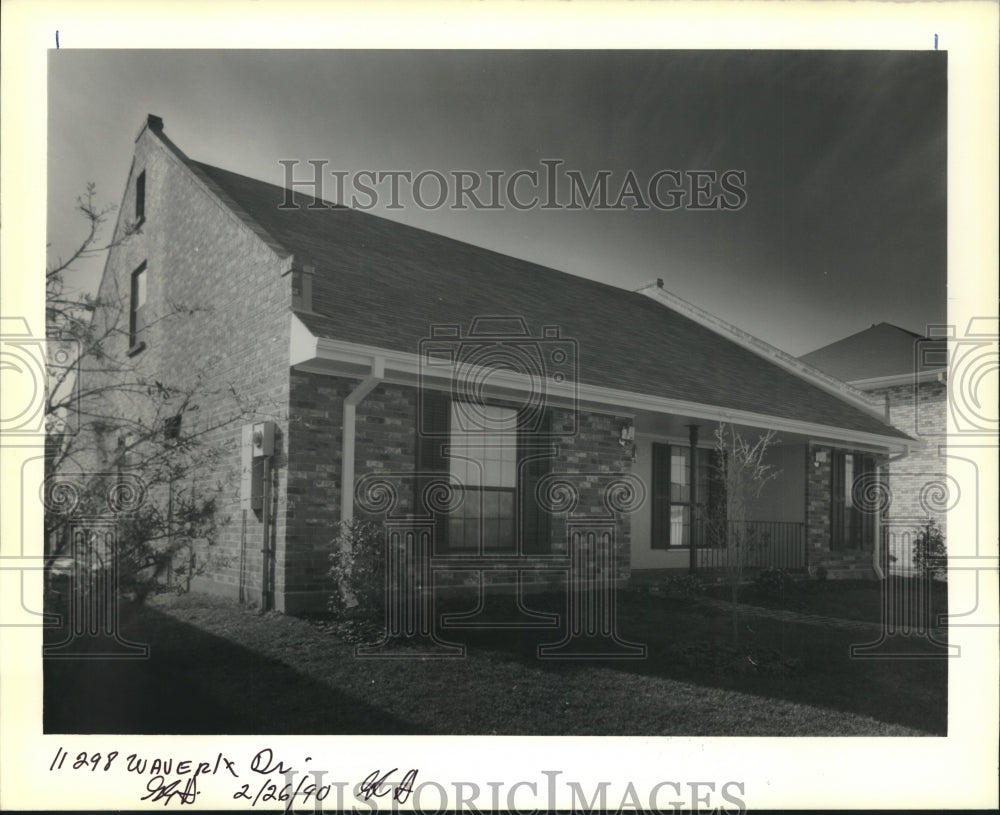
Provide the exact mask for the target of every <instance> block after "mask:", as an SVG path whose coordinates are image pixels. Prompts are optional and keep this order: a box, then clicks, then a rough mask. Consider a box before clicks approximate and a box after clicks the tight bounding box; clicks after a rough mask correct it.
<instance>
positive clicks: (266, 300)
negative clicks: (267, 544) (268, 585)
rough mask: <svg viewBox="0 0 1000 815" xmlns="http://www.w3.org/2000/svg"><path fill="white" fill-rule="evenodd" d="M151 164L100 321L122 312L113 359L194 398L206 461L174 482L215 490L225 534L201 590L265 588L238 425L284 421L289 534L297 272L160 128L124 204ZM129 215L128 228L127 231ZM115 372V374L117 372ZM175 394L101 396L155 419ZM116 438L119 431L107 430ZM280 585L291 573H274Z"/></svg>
mask: <svg viewBox="0 0 1000 815" xmlns="http://www.w3.org/2000/svg"><path fill="white" fill-rule="evenodd" d="M142 171H145V173H146V183H145V191H146V203H145V222H144V224H143V226H142V230H141V232H140V233H139V234H137V235H135V236H133V237H131V238H130V239H129V240H127V241H126V242H125V243H123V244H122V245H121V246H118V247H116V248H115V249H113V250H112V251H111V252H110V253H109V257H108V262H107V266H106V270H105V274H104V278H103V279H102V283H101V288H100V297H101V298H102V300H105V301H107V302H109V303H118V304H120V305H119V307H116V308H108V309H106V310H105V311H104V312H103V313H102V314H100V315H99V316H98V319H99V320H111V319H117V320H118V321H119V324H120V325H121V326H122V327H123V329H124V330H123V331H122V332H121V333H120V334H119V335H117V336H115V337H114V338H113V339H112V341H110V342H109V343H108V348H107V350H108V352H109V354H110V357H111V359H112V360H113V361H114V364H120V363H123V364H126V365H127V366H129V367H130V368H133V369H134V370H133V371H132V372H130V373H129V374H128V378H130V379H132V380H133V381H134V380H135V378H136V377H145V378H146V379H147V380H148V381H149V382H150V383H151V385H152V383H156V382H158V383H161V384H162V385H163V386H164V387H165V388H166V389H167V391H175V389H176V391H184V390H190V391H191V392H193V394H194V398H193V399H192V400H191V401H190V403H189V404H188V405H187V407H188V409H187V410H186V411H185V412H184V414H183V419H182V434H183V435H184V436H187V437H191V436H198V437H199V439H200V443H199V444H200V449H201V451H202V453H207V452H208V451H212V452H214V453H215V455H214V456H213V457H212V459H211V460H205V461H203V462H201V463H200V464H199V466H198V468H197V471H196V473H195V474H194V475H193V477H191V478H189V479H187V480H186V481H185V482H184V483H182V484H178V485H176V488H177V489H188V488H190V489H193V490H195V491H196V493H197V494H198V495H201V496H208V495H212V494H215V493H216V492H217V512H216V520H217V523H218V532H217V536H216V538H215V540H214V541H213V545H212V546H211V547H210V548H206V547H204V546H202V547H201V552H200V556H201V557H202V558H205V557H208V556H211V561H212V563H211V566H210V568H209V569H208V571H207V572H206V574H205V575H204V577H203V578H202V579H201V580H198V581H196V582H195V585H196V586H197V587H200V588H205V589H209V590H212V591H216V592H221V593H225V594H228V595H232V596H234V597H235V596H237V595H238V594H239V587H240V582H241V574H242V582H243V584H244V587H245V589H246V593H247V596H248V599H251V600H255V599H257V598H258V597H259V591H260V589H259V587H260V567H261V553H260V550H261V542H262V537H263V527H262V524H261V521H260V519H259V518H258V517H256V515H255V514H254V513H253V512H248V513H247V518H246V523H245V525H244V519H243V513H242V510H241V508H240V500H239V486H240V438H241V437H240V433H241V425H242V424H243V423H244V422H249V421H253V420H260V419H271V420H274V421H276V422H277V423H278V434H277V439H276V448H277V456H276V458H275V465H276V467H275V477H274V482H273V483H274V490H275V492H274V495H275V502H276V507H277V513H276V516H275V541H276V544H277V546H278V548H279V549H280V548H281V547H282V546H283V539H284V511H283V510H284V504H285V475H284V468H285V462H286V456H285V449H284V439H285V437H286V435H287V398H288V397H287V392H288V346H289V323H290V316H289V314H290V280H289V277H288V276H283V274H282V273H283V271H284V270H285V269H286V268H287V261H286V260H285V259H283V258H281V257H279V256H278V254H276V253H275V252H274V251H272V249H270V248H268V247H267V245H265V244H264V243H263V242H262V241H261V240H260V238H259V237H258V236H257V235H256V234H254V232H253V231H251V229H250V228H248V227H247V225H246V224H244V223H243V222H242V221H240V220H239V219H238V218H237V217H236V216H235V215H234V214H233V213H232V212H231V211H230V210H229V209H228V208H227V207H225V206H224V205H222V204H221V203H220V202H219V201H218V200H216V199H215V198H214V196H213V194H212V193H211V192H210V191H209V190H208V189H206V186H205V185H204V184H203V183H201V182H200V181H199V180H198V179H197V178H196V177H195V176H194V175H193V174H192V171H191V170H190V169H189V168H187V167H186V166H184V165H183V163H182V162H181V160H180V159H179V158H178V157H177V156H176V155H175V154H173V153H172V152H171V151H170V150H169V148H168V147H167V146H166V145H164V144H163V142H162V141H161V140H160V139H159V137H157V136H156V135H155V134H154V133H152V132H150V131H149V130H146V131H145V132H144V133H143V134H142V136H141V137H140V138H139V140H138V141H137V143H136V148H135V156H134V161H133V166H132V170H131V173H130V175H129V181H128V187H127V190H126V193H125V196H124V198H123V201H122V206H121V212H122V215H123V216H124V217H125V219H129V218H131V217H132V215H133V214H134V212H135V179H136V177H137V176H138V174H139V173H140V172H142ZM122 226H123V224H122V223H120V224H119V226H118V230H119V232H120V230H121V229H122ZM143 262H145V263H146V276H147V304H146V311H147V314H146V322H147V324H148V328H147V329H146V330H145V331H143V332H142V334H141V335H140V337H139V339H140V340H142V341H143V342H144V343H145V345H146V347H145V349H144V350H142V351H141V352H139V353H138V354H135V355H134V356H132V357H131V358H130V357H128V356H127V350H128V348H127V346H128V338H127V327H128V304H129V292H130V280H131V275H132V272H133V271H134V270H135V269H136V268H137V267H138V266H139V265H140V264H141V263H143ZM107 376H113V375H112V374H107ZM179 407H180V404H179V399H178V397H177V396H173V397H169V396H168V397H166V398H164V394H163V393H161V392H160V391H158V390H157V389H156V388H155V387H154V389H153V390H152V391H150V392H148V393H146V392H144V393H139V394H137V395H135V396H133V397H127V396H125V395H124V394H122V393H114V394H112V395H111V396H110V397H108V398H106V399H104V400H103V401H102V409H107V408H112V409H114V410H115V411H117V412H119V413H120V414H121V415H122V416H127V417H129V418H131V419H133V420H137V421H139V420H141V421H143V422H145V423H146V425H147V426H148V425H149V424H150V423H151V422H152V421H154V420H155V416H156V415H159V416H160V417H161V418H162V417H163V416H165V415H168V414H169V413H171V412H174V411H176V410H177V409H179ZM109 441H110V442H111V443H112V444H113V443H114V440H109ZM276 578H277V583H278V585H277V589H278V593H279V594H280V592H281V588H282V587H281V582H282V580H283V574H282V572H281V570H280V568H279V570H278V573H277V575H276Z"/></svg>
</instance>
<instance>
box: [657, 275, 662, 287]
mask: <svg viewBox="0 0 1000 815" xmlns="http://www.w3.org/2000/svg"><path fill="white" fill-rule="evenodd" d="M656 288H658V289H662V288H663V278H662V277H658V278H656Z"/></svg>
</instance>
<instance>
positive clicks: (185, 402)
mask: <svg viewBox="0 0 1000 815" xmlns="http://www.w3.org/2000/svg"><path fill="white" fill-rule="evenodd" d="M77 211H78V212H79V213H80V215H81V216H82V217H83V219H84V221H85V223H86V226H87V230H86V234H85V237H84V238H83V240H82V242H81V243H80V244H79V245H78V246H77V247H76V248H75V249H74V251H73V252H72V253H71V254H70V256H69V258H68V259H65V260H64V259H62V258H58V259H57V260H56V261H55V262H54V263H52V264H50V266H49V267H48V268H47V269H46V275H45V284H46V334H47V337H48V339H49V343H50V353H49V359H48V371H47V375H48V381H47V383H46V384H47V387H46V399H45V426H46V433H47V436H48V443H47V445H46V448H47V449H46V458H47V460H46V469H47V478H50V479H54V480H59V479H62V480H63V482H64V483H65V484H68V485H71V488H72V490H73V492H74V495H75V500H74V501H73V502H72V505H71V507H70V509H69V511H59V510H60V507H58V506H53V502H51V501H47V504H46V509H47V511H46V516H45V531H46V540H47V541H48V542H49V547H48V554H50V555H53V556H58V555H64V554H68V553H69V545H70V541H69V536H68V534H67V532H68V530H69V528H70V525H71V524H72V522H73V519H74V518H75V517H79V516H81V515H85V516H99V515H102V514H104V515H106V514H107V513H108V509H107V506H108V503H109V495H111V492H112V491H113V490H114V481H115V478H116V477H117V478H128V477H132V478H134V479H135V481H134V483H135V484H138V485H139V488H140V490H141V493H142V500H141V501H140V502H139V503H138V505H136V506H133V507H130V508H129V511H127V512H123V513H121V514H120V515H117V516H116V517H117V518H118V528H117V533H118V534H117V541H118V542H117V547H116V552H115V556H116V557H117V559H118V575H119V585H120V587H121V588H122V589H123V591H125V592H126V593H127V594H128V595H129V596H130V597H131V598H132V599H133V600H136V601H139V602H141V601H142V600H143V599H145V598H146V597H147V596H148V595H149V594H150V593H154V592H157V591H160V590H162V589H163V588H165V587H166V585H167V583H168V582H171V581H175V579H176V578H177V577H180V578H182V579H183V581H184V583H183V584H178V583H176V582H174V587H182V588H186V587H189V583H190V578H191V576H192V575H193V574H197V573H199V572H200V571H203V570H204V568H205V566H206V565H207V562H206V561H205V560H204V559H201V560H199V559H198V558H197V557H196V556H195V549H196V544H197V542H199V541H207V542H208V543H211V541H212V533H213V532H214V529H215V524H216V522H217V519H216V517H215V515H216V503H217V502H216V495H217V493H218V490H219V487H218V486H215V487H213V486H212V485H207V484H205V483H204V481H203V480H200V475H201V473H203V472H206V471H208V470H209V469H210V468H211V467H212V466H214V465H215V464H216V463H217V462H218V460H219V457H220V456H221V455H223V454H224V453H226V452H227V451H226V449H225V446H224V445H223V444H221V443H220V442H218V441H215V440H213V436H214V435H215V434H216V433H217V431H218V430H219V429H221V428H223V427H226V426H228V425H231V424H232V423H233V422H234V421H236V420H238V419H239V418H241V417H244V416H247V415H248V414H249V410H248V406H247V405H245V404H243V402H242V400H241V399H240V397H239V395H238V393H237V392H236V390H235V389H234V388H233V386H232V385H230V384H227V383H225V382H220V381H219V378H218V376H217V375H216V374H215V373H214V372H213V371H212V360H211V359H208V360H205V361H204V363H203V364H202V365H200V366H199V365H197V364H195V363H194V361H192V365H191V366H190V367H189V368H188V369H186V370H185V371H184V374H183V378H181V377H179V378H178V381H164V380H163V379H161V378H159V377H162V376H163V374H161V373H159V372H157V373H155V374H154V373H152V372H150V371H148V370H144V368H143V367H142V365H141V362H142V359H141V358H140V357H132V356H129V355H128V354H127V353H125V351H126V349H127V348H128V346H129V337H130V326H129V292H122V291H120V290H119V288H118V286H117V283H116V281H115V280H114V279H109V280H108V281H107V285H106V287H105V288H104V289H102V291H100V292H98V293H97V294H96V295H95V294H92V293H90V292H88V291H85V290H82V289H81V288H79V287H76V286H74V285H73V283H74V274H75V272H76V269H75V266H76V264H77V263H78V262H79V261H81V260H85V259H87V258H92V257H97V256H100V255H102V254H104V253H106V252H109V251H113V250H114V249H116V248H117V247H119V246H122V245H123V244H125V243H126V242H128V241H129V240H130V239H131V238H132V237H133V236H134V235H135V234H137V232H138V230H139V227H138V225H136V224H134V223H128V222H120V223H119V225H118V228H117V231H116V234H115V235H114V236H113V239H112V240H111V241H110V242H109V243H103V242H102V240H101V235H102V232H103V231H104V227H105V226H106V223H107V221H108V218H109V217H110V216H111V214H112V213H113V212H114V211H115V208H114V207H103V208H102V207H100V206H99V205H98V204H97V203H96V192H95V187H94V185H93V184H88V185H87V189H86V192H85V194H84V195H83V196H81V197H80V198H78V199H77ZM204 311H207V309H206V308H204V307H202V306H197V307H190V306H187V305H185V304H183V303H176V302H172V303H168V304H167V305H166V307H165V308H163V309H162V313H160V314H159V316H157V317H156V318H155V319H153V320H150V321H149V322H147V323H146V328H147V329H148V328H149V327H151V326H152V325H154V324H156V323H159V322H163V321H169V320H183V319H193V318H195V317H196V316H197V315H199V314H200V313H201V312H204ZM209 397H211V398H212V402H213V404H214V406H215V408H216V409H215V410H213V411H212V412H211V415H208V416H203V415H202V414H201V413H199V411H200V406H201V402H202V401H203V400H206V399H208V398H209ZM220 397H221V398H220ZM223 403H226V404H228V407H227V408H222V409H219V407H218V406H219V405H220V404H223Z"/></svg>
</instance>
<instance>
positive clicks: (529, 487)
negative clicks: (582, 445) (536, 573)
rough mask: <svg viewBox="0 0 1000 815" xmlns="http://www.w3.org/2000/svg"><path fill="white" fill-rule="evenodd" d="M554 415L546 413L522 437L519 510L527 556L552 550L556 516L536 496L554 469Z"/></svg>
mask: <svg viewBox="0 0 1000 815" xmlns="http://www.w3.org/2000/svg"><path fill="white" fill-rule="evenodd" d="M551 427H552V414H551V412H550V411H548V410H546V411H545V412H544V413H543V414H542V416H541V417H540V421H539V424H538V427H537V428H535V429H533V430H531V431H529V432H525V431H522V432H521V433H519V434H518V452H517V461H518V472H519V474H520V479H519V483H518V489H517V494H518V508H519V513H518V514H519V516H520V519H521V551H522V553H524V554H526V555H539V554H547V553H548V552H550V551H551V550H552V514H551V513H550V512H549V511H548V510H546V509H545V508H544V507H542V506H541V505H540V504H539V502H538V498H537V497H536V496H535V489H536V488H537V486H538V482H539V481H540V480H541V479H542V478H543V477H544V476H545V475H546V474H548V473H549V472H550V471H551V470H552V457H551V456H549V455H546V452H547V450H546V444H548V445H551V441H550V438H551V435H550V434H551Z"/></svg>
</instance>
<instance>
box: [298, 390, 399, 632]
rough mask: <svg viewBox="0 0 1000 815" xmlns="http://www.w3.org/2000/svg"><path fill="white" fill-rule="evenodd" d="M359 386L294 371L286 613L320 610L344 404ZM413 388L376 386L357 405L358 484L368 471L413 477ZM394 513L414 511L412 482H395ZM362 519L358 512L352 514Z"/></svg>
mask: <svg viewBox="0 0 1000 815" xmlns="http://www.w3.org/2000/svg"><path fill="white" fill-rule="evenodd" d="M356 385H357V382H356V381H352V380H348V379H341V378H337V377H332V376H324V375H321V374H315V373H307V372H303V371H292V373H291V381H290V397H289V405H290V414H291V420H290V432H289V441H288V450H289V465H288V505H287V536H286V539H285V547H286V548H285V551H284V553H283V560H282V565H283V569H284V572H285V575H286V579H285V582H284V584H283V585H284V591H285V597H284V601H283V602H284V605H283V606H282V607H283V608H285V609H287V610H289V611H293V612H294V611H298V610H305V609H312V608H317V607H318V608H322V607H323V605H324V604H325V603H326V597H327V595H328V593H329V591H330V586H329V583H328V581H327V577H326V572H327V569H328V568H329V566H330V563H329V554H330V552H331V551H332V548H331V542H332V541H333V539H334V538H335V537H336V535H337V525H338V523H339V522H340V504H341V478H340V463H341V457H342V453H343V405H344V399H345V397H346V396H347V395H348V394H349V393H350V392H351V391H352V390H353V389H354V387H355V386H356ZM416 395H417V392H416V390H415V389H414V388H406V387H402V386H398V385H385V384H383V385H379V386H378V387H377V388H375V389H374V390H373V391H372V392H371V393H369V394H368V395H367V396H366V397H365V399H364V400H363V401H362V402H361V404H359V405H358V407H357V413H356V422H355V425H356V441H355V453H354V462H355V483H357V480H358V479H360V478H361V477H362V476H364V475H366V474H370V473H384V474H385V473H411V472H413V470H414V461H415V458H416V418H415V417H416ZM392 483H393V484H394V485H396V486H397V487H398V496H399V504H398V511H401V512H407V511H409V510H410V508H411V505H412V493H413V483H412V479H410V478H395V479H393V480H392ZM356 514H357V515H359V516H363V515H364V513H363V512H357V513H356Z"/></svg>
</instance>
